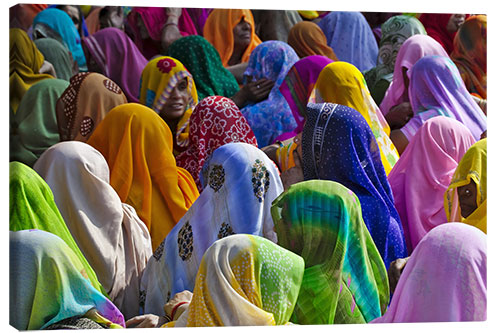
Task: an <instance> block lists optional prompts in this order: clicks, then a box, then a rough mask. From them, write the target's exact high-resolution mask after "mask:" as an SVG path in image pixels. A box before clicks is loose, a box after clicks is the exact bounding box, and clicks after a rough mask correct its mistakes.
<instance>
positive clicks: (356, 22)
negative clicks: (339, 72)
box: [318, 12, 378, 72]
mask: <svg viewBox="0 0 500 333" xmlns="http://www.w3.org/2000/svg"><path fill="white" fill-rule="evenodd" d="M318 26H319V27H320V28H321V30H323V32H324V34H325V36H326V40H327V43H328V45H329V46H330V47H331V48H332V49H333V52H335V55H336V56H337V58H338V59H339V60H340V61H345V62H348V63H350V64H352V65H354V66H356V67H357V68H358V69H359V70H360V71H362V72H363V71H366V70H369V69H371V68H373V67H375V65H376V64H377V53H378V45H377V41H376V40H375V36H374V35H373V32H372V29H371V28H370V25H369V24H368V22H367V21H366V18H365V17H364V16H363V14H361V13H359V12H330V13H329V14H328V15H326V16H325V17H324V18H322V19H321V21H319V23H318Z"/></svg>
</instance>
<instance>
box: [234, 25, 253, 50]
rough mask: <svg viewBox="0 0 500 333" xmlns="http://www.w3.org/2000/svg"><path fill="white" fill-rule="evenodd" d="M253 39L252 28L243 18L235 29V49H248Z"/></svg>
mask: <svg viewBox="0 0 500 333" xmlns="http://www.w3.org/2000/svg"><path fill="white" fill-rule="evenodd" d="M251 38H252V27H251V26H250V23H248V22H246V21H245V20H244V19H243V18H242V19H241V21H240V23H238V24H237V25H236V26H235V27H234V28H233V39H234V47H235V48H236V47H241V48H243V47H244V48H246V47H247V46H248V45H249V44H250V40H251Z"/></svg>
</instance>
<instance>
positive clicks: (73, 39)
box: [33, 8, 87, 71]
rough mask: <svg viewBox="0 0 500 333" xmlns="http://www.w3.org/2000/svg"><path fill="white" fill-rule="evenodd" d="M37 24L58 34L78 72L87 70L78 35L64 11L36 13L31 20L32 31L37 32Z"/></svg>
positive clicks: (50, 10)
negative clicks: (76, 64)
mask: <svg viewBox="0 0 500 333" xmlns="http://www.w3.org/2000/svg"><path fill="white" fill-rule="evenodd" d="M38 24H42V25H45V26H48V27H49V28H50V29H52V30H53V31H54V32H56V33H58V34H59V36H60V37H61V39H62V42H63V43H64V45H65V46H66V47H67V48H68V50H70V51H71V54H72V55H73V59H75V60H76V62H77V63H78V67H79V68H80V70H81V71H86V70H87V63H86V60H85V55H84V53H83V49H82V41H81V39H80V34H79V33H78V30H76V27H75V25H74V23H73V21H72V20H71V18H70V17H69V15H68V14H66V12H65V11H63V10H61V9H57V8H47V9H45V10H43V11H41V12H40V13H38V15H37V16H36V17H35V19H34V20H33V31H35V30H37V25H38ZM42 29H43V28H42Z"/></svg>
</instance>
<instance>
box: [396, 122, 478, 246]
mask: <svg viewBox="0 0 500 333" xmlns="http://www.w3.org/2000/svg"><path fill="white" fill-rule="evenodd" d="M475 142H476V140H475V139H474V137H473V136H472V134H471V132H470V131H469V130H468V129H467V128H466V127H465V126H464V125H463V124H462V123H461V122H459V121H458V120H455V119H453V118H448V117H444V116H437V117H434V118H431V119H429V120H428V121H426V122H425V123H424V124H423V125H422V127H421V128H420V129H419V130H418V131H417V133H416V134H415V137H414V138H413V140H412V141H411V142H410V144H409V145H408V147H407V148H406V150H405V153H404V154H403V155H402V156H401V158H400V159H399V161H398V162H397V163H396V165H395V166H394V168H393V169H392V171H391V173H390V174H389V177H388V180H389V184H390V185H391V188H392V193H393V195H394V204H395V206H396V209H397V211H398V213H399V217H400V218H401V224H402V226H403V230H404V234H405V237H406V245H407V249H408V254H411V252H412V251H413V249H415V247H416V246H417V244H418V242H419V241H420V240H421V239H422V237H424V236H425V234H427V233H428V232H429V231H430V230H431V229H432V228H434V227H436V226H438V225H440V224H442V223H445V222H446V213H445V209H444V206H443V204H442V201H441V198H443V196H444V193H445V191H446V189H447V187H448V185H449V184H450V181H451V178H452V176H453V173H454V172H455V169H456V167H457V165H458V163H459V162H460V160H461V159H462V157H463V156H464V154H465V153H466V152H467V150H468V149H469V147H470V146H472V145H473V144H474V143H475Z"/></svg>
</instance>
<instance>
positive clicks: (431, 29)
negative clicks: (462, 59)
mask: <svg viewBox="0 0 500 333" xmlns="http://www.w3.org/2000/svg"><path fill="white" fill-rule="evenodd" d="M451 16H452V14H431V13H424V14H422V15H420V17H419V20H420V22H422V24H423V25H424V27H425V30H427V34H428V35H429V36H431V37H432V38H434V39H435V40H436V41H437V42H438V43H439V44H441V46H443V48H444V49H445V50H446V53H448V54H450V53H451V51H453V38H454V37H455V34H456V33H457V32H456V31H455V32H449V31H448V30H447V28H446V26H447V25H448V21H449V20H450V18H451Z"/></svg>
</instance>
